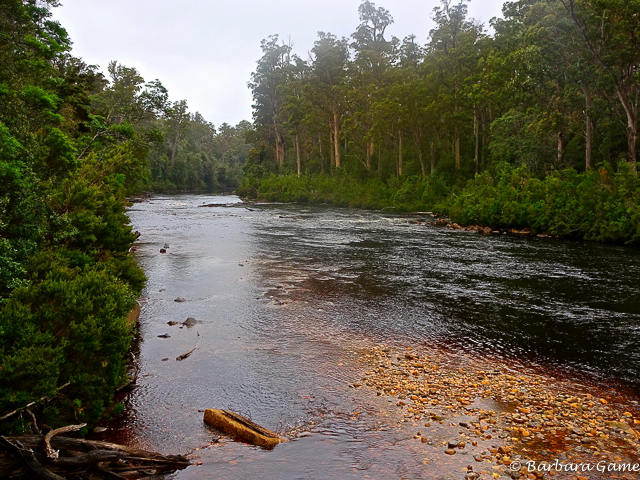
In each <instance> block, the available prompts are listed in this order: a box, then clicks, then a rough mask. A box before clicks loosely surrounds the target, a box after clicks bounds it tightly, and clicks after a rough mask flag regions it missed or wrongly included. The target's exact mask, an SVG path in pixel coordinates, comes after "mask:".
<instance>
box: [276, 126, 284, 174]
mask: <svg viewBox="0 0 640 480" xmlns="http://www.w3.org/2000/svg"><path fill="white" fill-rule="evenodd" d="M274 129H275V131H276V160H277V161H278V165H279V166H280V167H282V166H283V165H284V139H283V138H282V135H281V134H280V130H278V127H277V126H276V127H274Z"/></svg>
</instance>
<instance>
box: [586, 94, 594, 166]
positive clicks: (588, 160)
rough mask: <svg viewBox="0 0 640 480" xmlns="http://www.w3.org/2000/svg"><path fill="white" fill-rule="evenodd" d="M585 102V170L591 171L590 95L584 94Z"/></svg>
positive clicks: (591, 124)
mask: <svg viewBox="0 0 640 480" xmlns="http://www.w3.org/2000/svg"><path fill="white" fill-rule="evenodd" d="M584 98H585V102H586V109H585V135H584V141H585V169H586V170H590V169H591V157H592V151H593V146H592V140H593V139H592V137H593V120H592V119H591V94H590V93H589V92H585V93H584Z"/></svg>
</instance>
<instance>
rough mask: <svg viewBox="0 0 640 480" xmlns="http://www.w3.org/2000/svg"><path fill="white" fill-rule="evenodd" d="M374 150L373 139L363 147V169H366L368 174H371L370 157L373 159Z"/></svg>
mask: <svg viewBox="0 0 640 480" xmlns="http://www.w3.org/2000/svg"><path fill="white" fill-rule="evenodd" d="M374 150H375V144H374V142H373V139H370V140H369V142H368V143H367V145H366V146H365V164H364V168H366V169H367V172H369V173H371V166H372V162H371V157H373V152H374Z"/></svg>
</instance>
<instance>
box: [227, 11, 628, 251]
mask: <svg viewBox="0 0 640 480" xmlns="http://www.w3.org/2000/svg"><path fill="white" fill-rule="evenodd" d="M467 3H468V0H441V1H440V5H439V6H437V7H436V8H435V9H434V11H433V20H434V21H435V27H434V28H433V29H432V30H431V31H430V34H429V40H428V43H427V44H426V45H424V46H422V45H419V44H418V43H417V42H416V37H415V36H414V35H409V36H407V37H405V38H404V39H403V40H399V39H398V38H396V37H391V38H387V37H386V36H385V32H386V30H387V27H388V26H389V25H391V24H392V23H393V18H392V16H391V14H390V12H389V11H388V10H386V9H384V8H382V7H377V6H376V5H375V4H374V3H372V2H369V1H364V2H362V3H361V5H360V7H359V14H360V21H361V23H360V24H359V25H358V26H357V27H356V29H355V32H354V33H353V34H352V35H351V37H350V38H338V37H337V36H335V35H333V34H331V33H325V32H319V33H318V39H317V40H316V42H315V44H314V46H313V48H312V49H311V51H310V53H309V57H308V59H303V58H301V57H299V56H297V55H296V54H294V53H293V51H292V47H291V45H290V44H288V43H285V42H282V41H280V39H279V38H278V36H277V35H274V36H271V37H269V38H268V39H266V40H263V42H262V45H261V46H262V51H263V56H262V58H260V59H259V61H258V64H257V67H256V70H255V72H254V73H253V76H252V79H251V82H250V88H251V89H252V92H253V98H254V129H253V131H251V133H250V139H251V141H252V143H253V144H254V149H253V150H252V151H251V152H250V155H249V160H248V163H247V164H246V166H245V176H244V179H243V183H242V186H241V188H240V189H239V193H240V194H241V195H243V196H246V197H256V198H261V199H265V200H286V201H299V202H327V203H334V204H339V205H350V206H359V207H365V208H382V207H394V208H396V209H399V210H432V211H437V212H439V213H444V214H448V215H449V216H450V217H451V219H452V220H454V221H456V222H459V223H462V224H466V225H469V224H480V225H488V226H491V227H492V228H525V227H526V228H530V229H531V230H532V231H533V232H534V233H550V234H554V235H570V236H575V237H578V238H587V239H595V240H601V241H612V242H631V243H636V244H637V243H639V242H640V207H639V205H640V188H639V182H638V177H637V166H636V161H637V144H638V114H639V113H640V112H639V107H640V21H639V19H640V3H639V2H635V1H634V2H623V1H618V0H518V1H512V2H506V3H505V4H504V7H503V13H504V18H503V19H502V18H496V19H493V20H492V21H491V26H492V27H493V31H494V32H493V34H492V35H489V34H488V33H487V31H486V30H485V28H484V26H483V25H481V24H480V23H479V22H477V21H474V20H473V19H469V18H468V15H467Z"/></svg>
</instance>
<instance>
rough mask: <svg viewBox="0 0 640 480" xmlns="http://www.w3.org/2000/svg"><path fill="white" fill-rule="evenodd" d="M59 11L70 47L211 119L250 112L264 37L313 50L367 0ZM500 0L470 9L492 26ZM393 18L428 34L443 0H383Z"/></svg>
mask: <svg viewBox="0 0 640 480" xmlns="http://www.w3.org/2000/svg"><path fill="white" fill-rule="evenodd" d="M61 3H62V6H61V7H58V8H56V9H54V11H53V16H54V18H55V19H56V20H59V21H60V23H61V24H62V26H63V27H65V28H66V29H67V31H68V32H69V35H70V37H71V40H72V41H73V51H72V53H73V54H74V55H75V56H77V57H81V58H83V59H84V61H85V62H87V63H89V64H94V65H99V66H100V67H101V69H102V71H103V72H106V67H107V65H108V63H109V61H110V60H117V61H118V62H120V63H122V64H123V65H126V66H127V67H135V68H136V69H137V70H138V71H139V72H140V73H141V75H142V76H143V77H144V79H145V80H147V81H150V80H153V79H155V78H158V79H159V80H160V81H161V82H162V83H163V85H164V86H165V87H166V88H167V89H168V90H169V96H170V98H171V100H172V101H177V100H182V99H185V100H187V104H188V105H189V109H190V111H192V112H196V111H199V112H200V113H201V114H202V115H203V116H204V117H205V118H206V119H207V120H208V121H210V122H212V123H213V124H214V125H215V126H219V125H221V124H222V123H224V122H226V123H229V124H231V125H236V124H237V123H238V122H240V121H241V120H249V121H251V93H250V91H249V89H248V88H247V82H248V81H249V80H250V76H251V72H252V71H253V70H254V67H255V65H256V61H257V60H258V59H259V58H260V57H261V50H260V41H261V40H262V39H264V38H267V37H268V36H269V35H273V34H278V35H279V36H280V38H281V39H283V40H287V39H288V38H291V42H292V44H293V50H294V53H296V54H298V55H299V56H300V57H302V58H304V59H307V58H308V55H307V52H308V51H309V50H310V49H311V48H312V47H313V42H314V41H315V40H316V38H317V32H318V31H324V32H330V33H333V34H334V35H337V36H338V37H342V36H345V37H349V36H350V35H351V34H352V33H353V32H354V31H355V30H356V28H357V26H358V24H359V23H360V22H359V19H358V6H359V5H360V3H361V0H319V1H306V0H231V1H223V0H217V1H216V0H181V1H175V0H171V1H169V0H62V2H61ZM502 3H503V2H502V1H492V0H471V3H470V4H469V16H470V17H471V18H475V19H478V20H480V21H481V22H482V23H484V24H485V26H486V27H487V28H488V26H489V20H490V19H491V18H492V17H495V16H500V15H501V12H502ZM375 4H376V6H377V7H383V8H386V9H387V10H389V13H390V14H391V16H392V17H393V19H394V24H393V25H392V26H391V27H389V29H388V30H387V31H388V35H387V38H390V36H391V35H395V36H396V37H398V38H400V39H403V38H404V37H406V36H407V35H411V34H414V35H416V37H417V40H418V43H420V44H422V45H423V44H425V43H426V42H427V37H428V34H429V30H430V29H431V28H432V27H433V21H432V20H431V14H432V11H433V8H434V7H435V6H436V5H439V4H440V2H439V0H380V1H376V2H375Z"/></svg>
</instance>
